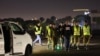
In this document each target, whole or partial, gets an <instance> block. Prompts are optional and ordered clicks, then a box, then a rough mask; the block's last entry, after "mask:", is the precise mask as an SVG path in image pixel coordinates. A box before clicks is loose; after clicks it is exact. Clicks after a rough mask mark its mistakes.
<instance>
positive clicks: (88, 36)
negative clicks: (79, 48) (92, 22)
mask: <svg viewBox="0 0 100 56" xmlns="http://www.w3.org/2000/svg"><path fill="white" fill-rule="evenodd" d="M82 33H83V34H82V35H83V44H84V47H85V49H86V50H87V46H88V44H89V42H90V39H91V36H92V35H91V28H90V26H89V24H88V22H87V21H85V24H84V26H83V27H82Z"/></svg>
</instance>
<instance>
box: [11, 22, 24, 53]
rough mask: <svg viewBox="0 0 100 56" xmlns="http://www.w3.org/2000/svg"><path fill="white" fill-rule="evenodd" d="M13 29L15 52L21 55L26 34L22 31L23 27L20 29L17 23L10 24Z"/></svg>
mask: <svg viewBox="0 0 100 56" xmlns="http://www.w3.org/2000/svg"><path fill="white" fill-rule="evenodd" d="M10 26H11V29H12V35H13V52H14V53H21V52H22V49H23V48H22V46H23V44H22V42H23V40H24V39H23V35H24V32H23V30H22V29H21V27H19V26H18V25H17V24H15V23H11V24H10Z"/></svg>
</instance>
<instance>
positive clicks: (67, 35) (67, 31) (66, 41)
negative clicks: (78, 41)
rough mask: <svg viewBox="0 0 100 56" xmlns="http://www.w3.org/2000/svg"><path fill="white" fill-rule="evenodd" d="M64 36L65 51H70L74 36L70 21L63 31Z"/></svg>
mask: <svg viewBox="0 0 100 56" xmlns="http://www.w3.org/2000/svg"><path fill="white" fill-rule="evenodd" d="M63 32H64V33H63V36H64V44H65V50H66V51H69V48H70V37H71V35H72V26H71V25H70V22H69V21H66V23H65V25H64V29H63Z"/></svg>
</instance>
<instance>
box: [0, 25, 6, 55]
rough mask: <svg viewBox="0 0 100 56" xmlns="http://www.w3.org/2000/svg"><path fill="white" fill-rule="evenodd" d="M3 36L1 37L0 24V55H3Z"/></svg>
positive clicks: (0, 28) (0, 27) (0, 29)
mask: <svg viewBox="0 0 100 56" xmlns="http://www.w3.org/2000/svg"><path fill="white" fill-rule="evenodd" d="M4 53H5V51H4V36H3V30H2V26H1V24H0V55H1V54H4Z"/></svg>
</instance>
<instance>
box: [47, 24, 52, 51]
mask: <svg viewBox="0 0 100 56" xmlns="http://www.w3.org/2000/svg"><path fill="white" fill-rule="evenodd" d="M52 27H53V25H52V23H50V24H49V25H47V26H46V37H47V45H48V49H51V48H52V47H51V46H52V44H53V43H52V42H53V40H52V36H51V35H52Z"/></svg>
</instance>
